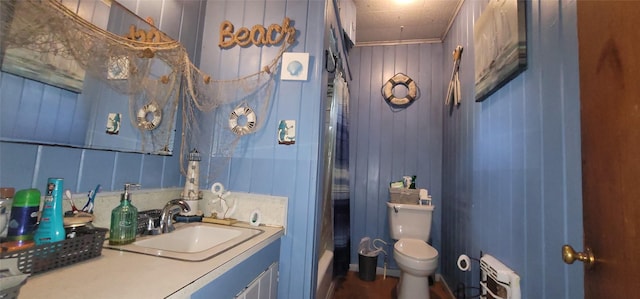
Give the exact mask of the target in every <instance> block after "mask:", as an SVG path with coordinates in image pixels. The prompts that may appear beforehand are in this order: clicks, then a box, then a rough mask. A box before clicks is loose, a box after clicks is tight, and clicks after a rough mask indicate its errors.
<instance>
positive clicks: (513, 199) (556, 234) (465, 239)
mask: <svg viewBox="0 0 640 299" xmlns="http://www.w3.org/2000/svg"><path fill="white" fill-rule="evenodd" d="M486 3H487V2H486V1H465V3H464V5H463V7H462V8H461V10H460V12H459V15H458V17H457V19H456V21H455V23H454V24H453V26H452V28H451V31H450V32H449V35H448V36H447V38H446V40H445V42H444V44H443V45H444V50H445V52H448V51H450V50H452V49H454V48H455V46H457V45H462V46H463V47H464V55H463V60H462V61H463V62H462V64H461V66H460V71H461V74H460V75H461V80H462V86H463V101H462V105H461V106H460V107H459V108H456V109H454V110H453V113H452V114H449V113H445V116H444V121H443V126H444V128H443V130H444V138H443V172H442V179H443V184H442V186H443V202H444V204H443V211H442V234H443V244H442V247H443V249H444V250H443V252H442V254H441V268H440V271H441V273H442V274H443V275H444V276H445V278H446V280H447V282H448V284H449V285H450V286H456V285H457V284H458V283H459V282H463V283H465V284H466V285H467V286H478V283H477V281H478V278H479V277H478V273H477V271H472V272H466V273H465V272H461V271H459V270H458V269H457V267H456V266H455V261H456V259H457V258H458V255H459V254H462V253H466V254H469V255H471V256H473V257H478V256H479V254H480V252H481V251H482V252H484V253H488V254H491V255H493V256H495V257H496V258H498V259H499V260H501V261H502V262H504V263H505V264H506V265H507V266H509V267H511V268H512V269H514V270H515V271H516V272H517V273H518V274H519V275H520V277H521V279H522V283H521V285H522V298H582V297H583V280H582V275H583V273H582V269H581V267H569V266H567V265H565V264H564V263H562V260H561V257H560V248H561V246H562V245H563V244H565V243H569V244H571V243H574V244H580V243H582V218H581V217H582V215H581V208H580V207H581V206H582V202H581V180H580V177H581V168H580V123H579V117H580V113H579V106H580V102H579V85H578V81H577V80H578V79H577V78H578V61H577V58H576V53H577V38H576V36H577V33H576V32H577V31H576V22H575V21H576V13H575V2H574V1H526V8H527V18H528V21H527V26H528V30H527V34H528V56H529V58H528V69H527V70H526V71H525V72H524V73H522V74H521V75H519V76H518V77H517V78H516V79H514V80H513V81H511V82H510V83H509V84H507V85H505V86H504V87H503V88H502V89H500V90H499V91H498V92H496V93H495V94H493V95H492V96H490V97H489V98H488V99H486V100H485V101H484V102H481V103H475V102H474V101H473V99H474V88H473V85H474V84H473V83H474V65H473V56H474V54H475V53H474V48H473V22H474V20H476V19H477V18H478V17H479V16H480V14H481V13H482V10H483V9H484V7H485V5H486ZM444 61H445V63H444V69H445V70H446V69H450V68H451V61H450V60H444ZM445 84H446V83H445ZM568 207H572V209H568ZM476 269H477V268H476Z"/></svg>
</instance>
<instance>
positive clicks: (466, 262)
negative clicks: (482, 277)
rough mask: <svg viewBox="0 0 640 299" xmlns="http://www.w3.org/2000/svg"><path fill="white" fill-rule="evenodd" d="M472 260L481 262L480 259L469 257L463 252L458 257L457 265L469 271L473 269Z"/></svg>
mask: <svg viewBox="0 0 640 299" xmlns="http://www.w3.org/2000/svg"><path fill="white" fill-rule="evenodd" d="M472 260H473V261H475V262H478V263H480V259H477V258H473V257H469V256H468V255H466V254H461V255H460V256H459V257H458V261H457V262H456V265H457V266H458V269H460V270H461V271H464V272H468V271H471V261H472Z"/></svg>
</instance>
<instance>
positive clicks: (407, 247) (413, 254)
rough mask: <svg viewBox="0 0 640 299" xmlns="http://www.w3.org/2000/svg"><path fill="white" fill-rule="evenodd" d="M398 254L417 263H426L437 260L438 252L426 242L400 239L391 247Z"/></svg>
mask: <svg viewBox="0 0 640 299" xmlns="http://www.w3.org/2000/svg"><path fill="white" fill-rule="evenodd" d="M393 249H395V251H396V252H398V253H399V254H402V255H404V256H406V257H408V258H411V259H414V260H417V261H428V260H433V259H437V258H438V251H437V250H436V249H435V248H433V247H431V246H429V244H427V243H426V242H424V241H422V240H417V239H400V240H398V242H396V244H394V245H393Z"/></svg>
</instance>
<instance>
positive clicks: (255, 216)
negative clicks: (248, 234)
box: [249, 210, 262, 226]
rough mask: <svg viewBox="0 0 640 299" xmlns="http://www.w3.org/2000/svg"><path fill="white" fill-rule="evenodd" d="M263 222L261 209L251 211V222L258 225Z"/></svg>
mask: <svg viewBox="0 0 640 299" xmlns="http://www.w3.org/2000/svg"><path fill="white" fill-rule="evenodd" d="M261 222H262V213H260V210H254V211H253V212H251V216H249V223H251V225H253V226H258V225H260V223H261Z"/></svg>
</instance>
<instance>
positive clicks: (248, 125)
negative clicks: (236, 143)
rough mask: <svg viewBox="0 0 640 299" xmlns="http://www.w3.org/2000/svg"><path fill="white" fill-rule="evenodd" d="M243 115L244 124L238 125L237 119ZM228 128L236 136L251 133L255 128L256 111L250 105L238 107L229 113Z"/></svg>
mask: <svg viewBox="0 0 640 299" xmlns="http://www.w3.org/2000/svg"><path fill="white" fill-rule="evenodd" d="M243 116H244V118H245V119H244V124H243V125H240V124H239V123H238V119H239V118H241V117H243ZM229 128H230V129H231V132H233V133H234V134H236V135H238V136H242V135H246V134H249V133H253V131H255V129H256V113H255V112H253V109H251V108H250V107H246V106H245V107H238V108H236V109H235V110H233V111H232V112H231V114H230V115H229Z"/></svg>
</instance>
